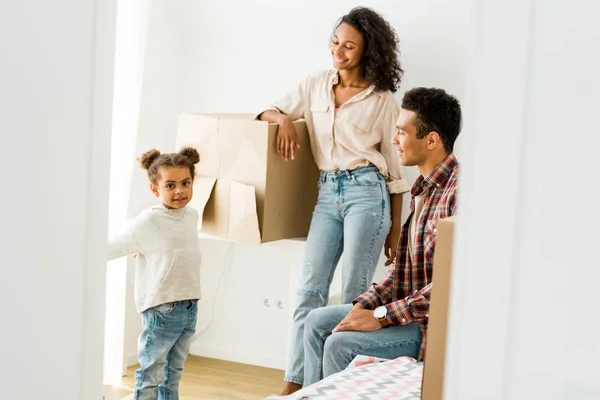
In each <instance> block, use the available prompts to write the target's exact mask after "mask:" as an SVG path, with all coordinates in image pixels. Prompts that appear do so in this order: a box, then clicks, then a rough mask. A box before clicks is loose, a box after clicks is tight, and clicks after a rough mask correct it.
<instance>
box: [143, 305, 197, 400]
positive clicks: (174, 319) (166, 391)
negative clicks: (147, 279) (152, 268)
mask: <svg viewBox="0 0 600 400" xmlns="http://www.w3.org/2000/svg"><path fill="white" fill-rule="evenodd" d="M197 318H198V301H197V300H185V301H177V302H173V303H165V304H161V305H159V306H156V307H152V308H149V309H148V310H146V311H144V312H143V313H142V323H143V330H142V333H141V335H140V338H139V341H138V357H139V361H140V369H138V370H137V371H135V394H134V399H135V400H156V399H160V400H177V399H179V381H180V380H181V375H182V374H183V362H184V361H185V359H186V358H187V356H188V354H189V351H190V346H191V344H192V339H193V337H194V332H196V320H197Z"/></svg>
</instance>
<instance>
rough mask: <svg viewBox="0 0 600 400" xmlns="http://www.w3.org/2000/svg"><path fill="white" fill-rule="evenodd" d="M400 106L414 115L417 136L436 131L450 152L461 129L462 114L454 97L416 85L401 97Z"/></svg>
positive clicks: (441, 91) (420, 136) (419, 137)
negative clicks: (416, 86)
mask: <svg viewBox="0 0 600 400" xmlns="http://www.w3.org/2000/svg"><path fill="white" fill-rule="evenodd" d="M402 108H403V109H405V110H409V111H414V112H415V113H416V114H417V115H416V126H417V138H418V139H422V138H424V137H425V136H426V135H427V134H428V133H429V132H432V131H436V132H437V133H438V134H439V135H440V138H441V140H442V144H443V145H444V149H445V150H446V151H447V152H448V153H451V152H452V151H453V150H454V142H455V141H456V138H457V137H458V134H459V133H460V129H461V122H462V114H461V110H460V103H459V102H458V100H457V99H456V97H454V96H452V95H449V94H448V93H446V92H445V91H444V90H442V89H437V88H424V87H418V88H414V89H411V90H409V91H408V92H406V93H405V94H404V97H403V98H402Z"/></svg>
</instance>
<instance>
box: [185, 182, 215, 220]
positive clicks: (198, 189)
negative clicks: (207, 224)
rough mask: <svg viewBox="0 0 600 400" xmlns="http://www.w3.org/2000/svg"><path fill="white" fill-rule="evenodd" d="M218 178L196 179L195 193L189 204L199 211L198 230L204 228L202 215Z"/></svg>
mask: <svg viewBox="0 0 600 400" xmlns="http://www.w3.org/2000/svg"><path fill="white" fill-rule="evenodd" d="M216 181H217V179H216V178H210V177H196V179H194V195H193V196H192V200H190V203H189V206H190V207H192V208H193V209H195V210H196V211H198V214H199V218H198V230H199V231H200V230H202V215H203V214H204V210H205V208H206V205H207V203H208V200H209V199H210V197H211V194H212V192H213V188H214V186H215V182H216Z"/></svg>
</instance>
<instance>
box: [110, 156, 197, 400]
mask: <svg viewBox="0 0 600 400" xmlns="http://www.w3.org/2000/svg"><path fill="white" fill-rule="evenodd" d="M138 161H139V162H140V164H141V166H142V168H144V169H145V170H147V171H148V179H149V181H150V190H151V191H152V193H154V195H155V196H156V197H157V198H158V199H160V202H161V203H162V204H161V205H158V206H154V207H151V208H149V209H147V210H145V211H143V212H142V213H140V215H139V216H137V217H136V218H135V219H134V220H133V222H132V223H131V224H130V226H129V229H128V230H127V232H126V233H125V234H123V235H120V236H117V237H115V238H113V239H111V240H110V242H109V259H110V260H112V259H115V258H118V257H122V256H124V255H127V254H136V255H137V257H136V260H137V264H136V267H135V304H136V308H137V310H138V312H140V313H142V324H143V330H142V333H141V335H140V337H139V341H138V357H139V363H140V368H139V369H138V370H137V371H136V373H135V381H136V382H135V394H134V399H135V400H150V399H164V400H166V399H173V400H175V399H178V398H179V394H178V393H179V381H180V379H181V375H182V373H183V363H184V361H185V359H186V358H187V356H188V353H189V349H190V345H191V341H192V338H193V336H194V333H195V330H196V319H197V313H198V304H197V302H198V299H199V298H200V253H199V249H198V235H197V226H198V213H197V212H196V211H195V210H194V209H192V208H189V207H186V206H187V204H188V203H189V202H190V200H191V199H192V195H193V183H194V173H195V171H194V165H195V164H197V163H198V162H199V161H200V156H199V154H198V152H197V151H196V150H195V149H194V148H191V147H185V148H183V149H182V150H181V151H180V152H179V153H171V154H160V152H159V151H158V150H155V149H152V150H150V151H147V152H146V153H144V154H142V156H141V157H140V158H138Z"/></svg>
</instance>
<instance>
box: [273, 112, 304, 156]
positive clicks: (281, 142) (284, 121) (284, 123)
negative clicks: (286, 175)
mask: <svg viewBox="0 0 600 400" xmlns="http://www.w3.org/2000/svg"><path fill="white" fill-rule="evenodd" d="M282 117H283V118H281V121H280V122H279V129H278V130H277V152H278V153H279V154H280V155H281V158H283V159H284V160H285V161H288V160H290V159H291V160H294V159H295V158H296V150H298V149H299V148H300V143H298V134H297V133H296V128H294V124H293V123H292V120H291V119H290V118H289V117H288V116H286V115H283V116H282Z"/></svg>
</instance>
